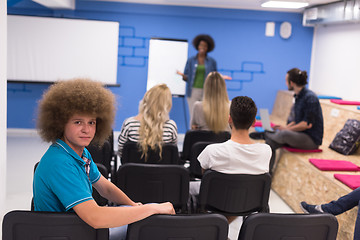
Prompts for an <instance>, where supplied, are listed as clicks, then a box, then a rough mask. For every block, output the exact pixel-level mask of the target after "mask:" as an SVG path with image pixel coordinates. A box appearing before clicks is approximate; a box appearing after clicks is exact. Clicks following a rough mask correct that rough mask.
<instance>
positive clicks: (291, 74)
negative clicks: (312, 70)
mask: <svg viewBox="0 0 360 240" xmlns="http://www.w3.org/2000/svg"><path fill="white" fill-rule="evenodd" d="M287 74H288V80H289V81H292V82H294V83H295V84H296V85H298V86H305V85H306V84H307V83H308V82H307V78H308V75H307V72H306V71H301V70H300V69H298V68H292V69H290V70H289V71H288V72H287Z"/></svg>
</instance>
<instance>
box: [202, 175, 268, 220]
mask: <svg viewBox="0 0 360 240" xmlns="http://www.w3.org/2000/svg"><path fill="white" fill-rule="evenodd" d="M270 186H271V177H270V175H269V174H268V173H265V174H260V175H249V174H224V173H219V172H216V171H211V170H210V171H207V172H205V174H204V176H203V178H202V180H201V185H200V194H199V207H200V211H202V212H204V211H213V212H218V213H222V214H224V215H236V216H247V215H249V214H251V213H253V212H268V201H269V194H270Z"/></svg>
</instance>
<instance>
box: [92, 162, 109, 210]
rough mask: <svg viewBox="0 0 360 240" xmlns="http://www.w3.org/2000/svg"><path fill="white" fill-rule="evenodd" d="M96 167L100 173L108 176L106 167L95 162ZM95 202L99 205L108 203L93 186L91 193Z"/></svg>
mask: <svg viewBox="0 0 360 240" xmlns="http://www.w3.org/2000/svg"><path fill="white" fill-rule="evenodd" d="M96 166H97V168H98V169H99V171H100V173H101V175H103V176H104V177H105V176H108V170H107V168H106V167H105V166H104V165H102V164H101V163H96ZM92 196H93V198H94V200H95V202H96V203H97V204H98V205H99V206H106V205H108V200H107V199H106V198H104V197H102V196H101V195H100V194H99V193H98V191H97V190H96V189H95V188H94V187H93V194H92Z"/></svg>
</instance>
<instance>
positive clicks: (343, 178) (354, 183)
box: [334, 174, 360, 190]
mask: <svg viewBox="0 0 360 240" xmlns="http://www.w3.org/2000/svg"><path fill="white" fill-rule="evenodd" d="M334 178H336V179H337V180H339V181H340V182H342V183H344V184H345V185H346V186H348V187H350V188H351V189H353V190H354V189H356V188H358V187H360V175H349V174H334Z"/></svg>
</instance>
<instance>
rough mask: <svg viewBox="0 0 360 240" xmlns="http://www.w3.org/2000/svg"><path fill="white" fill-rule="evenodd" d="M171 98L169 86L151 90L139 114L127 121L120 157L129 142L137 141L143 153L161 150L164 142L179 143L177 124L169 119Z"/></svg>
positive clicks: (122, 129)
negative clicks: (150, 150)
mask: <svg viewBox="0 0 360 240" xmlns="http://www.w3.org/2000/svg"><path fill="white" fill-rule="evenodd" d="M171 107H172V96H171V92H170V89H169V88H168V87H167V86H166V84H159V85H156V86H154V87H152V88H151V89H149V90H148V91H147V92H146V93H145V95H144V98H143V99H142V100H141V101H140V104H139V114H138V115H137V116H135V117H130V118H128V119H125V121H124V123H123V126H122V128H121V133H120V135H119V139H118V155H119V157H121V155H122V149H123V147H124V144H125V143H126V142H127V141H132V142H138V143H139V146H140V149H141V150H142V152H143V154H144V155H145V159H146V157H147V156H146V154H147V151H148V150H149V148H151V149H153V150H155V149H157V148H159V149H160V153H161V151H162V144H163V143H175V144H176V143H177V126H176V123H175V122H174V121H173V120H171V119H169V112H170V110H171Z"/></svg>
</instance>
